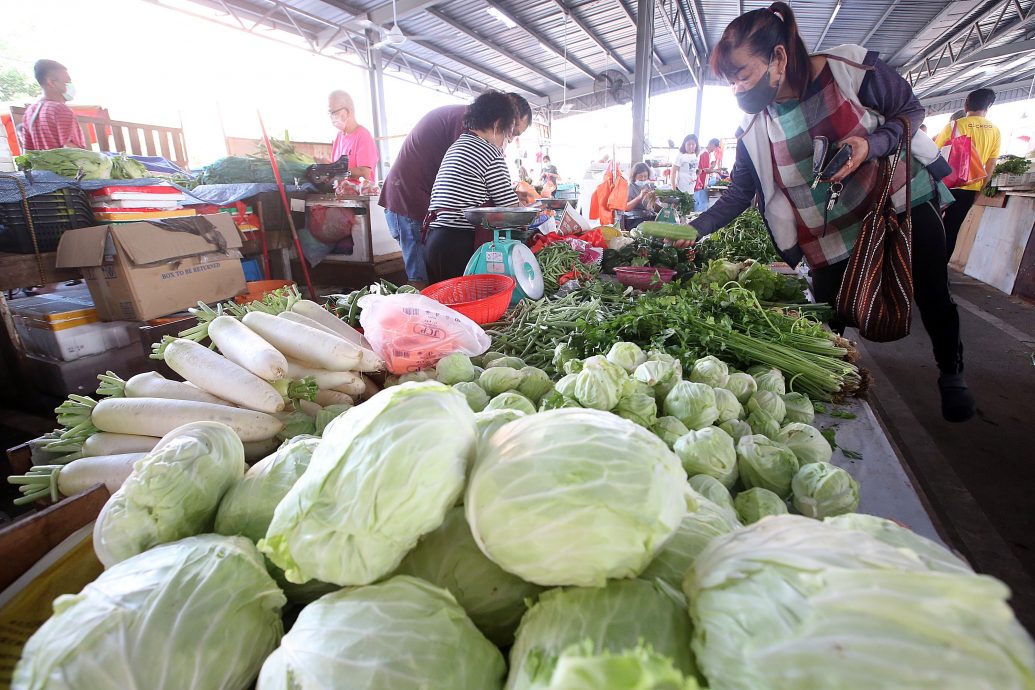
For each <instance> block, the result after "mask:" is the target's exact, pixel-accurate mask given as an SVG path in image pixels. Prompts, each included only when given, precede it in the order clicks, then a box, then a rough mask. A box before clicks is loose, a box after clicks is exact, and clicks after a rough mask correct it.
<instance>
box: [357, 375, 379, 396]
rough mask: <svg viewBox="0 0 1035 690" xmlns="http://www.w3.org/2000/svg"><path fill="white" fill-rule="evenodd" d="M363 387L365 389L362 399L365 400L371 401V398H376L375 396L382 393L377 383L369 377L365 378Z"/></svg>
mask: <svg viewBox="0 0 1035 690" xmlns="http://www.w3.org/2000/svg"><path fill="white" fill-rule="evenodd" d="M363 385H364V386H365V389H364V391H363V393H362V394H361V396H360V397H362V398H363V399H364V400H369V399H370V398H372V397H374V396H375V395H377V394H378V393H380V392H381V386H379V385H377V381H375V380H374V379H372V378H370V377H369V376H364V377H363Z"/></svg>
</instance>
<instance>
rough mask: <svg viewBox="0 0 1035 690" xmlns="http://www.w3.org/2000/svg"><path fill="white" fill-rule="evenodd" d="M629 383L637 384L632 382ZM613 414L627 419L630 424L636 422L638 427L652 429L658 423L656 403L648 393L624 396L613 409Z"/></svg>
mask: <svg viewBox="0 0 1035 690" xmlns="http://www.w3.org/2000/svg"><path fill="white" fill-rule="evenodd" d="M631 383H637V382H636V381H632V382H631ZM639 385H643V384H639ZM644 388H646V386H644ZM648 390H649V389H648ZM614 413H615V414H616V415H618V416H619V417H623V418H625V419H628V420H629V421H630V422H636V423H637V424H639V425H640V426H645V427H647V428H648V429H652V428H653V427H654V423H655V422H656V421H658V403H657V402H655V400H654V396H653V395H652V394H650V393H633V394H631V395H624V396H622V398H621V399H620V400H619V401H618V405H617V406H616V407H615V408H614Z"/></svg>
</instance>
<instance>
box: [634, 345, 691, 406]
mask: <svg viewBox="0 0 1035 690" xmlns="http://www.w3.org/2000/svg"><path fill="white" fill-rule="evenodd" d="M633 378H635V379H636V380H637V381H640V382H641V383H645V384H647V385H648V386H650V387H651V388H653V389H654V393H655V394H656V395H657V396H658V402H659V403H660V402H661V401H662V400H664V399H665V396H666V395H668V392H669V391H670V390H672V387H673V386H675V385H676V384H677V383H679V382H680V381H682V380H683V365H682V364H681V363H680V361H679V360H678V359H676V358H675V357H673V356H672V355H669V354H665V353H664V352H651V353H649V354H648V355H647V361H646V362H644V363H643V364H641V365H640V366H638V367H636V371H634V372H633Z"/></svg>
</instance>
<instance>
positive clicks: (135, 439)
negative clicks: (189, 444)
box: [83, 431, 160, 456]
mask: <svg viewBox="0 0 1035 690" xmlns="http://www.w3.org/2000/svg"><path fill="white" fill-rule="evenodd" d="M159 440H160V439H159V438H158V437H157V436H138V435H136V434H109V433H107V432H104V431H98V432H97V433H96V434H93V435H92V436H90V437H89V438H88V439H86V440H85V441H83V455H85V456H97V455H123V454H125V453H147V452H148V451H150V450H151V449H152V448H154V447H155V446H156V445H157V444H158V441H159Z"/></svg>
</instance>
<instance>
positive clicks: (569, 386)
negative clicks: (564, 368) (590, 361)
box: [554, 374, 579, 399]
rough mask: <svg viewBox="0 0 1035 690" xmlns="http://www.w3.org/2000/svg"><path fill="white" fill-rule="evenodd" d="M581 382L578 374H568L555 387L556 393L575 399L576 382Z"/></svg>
mask: <svg viewBox="0 0 1035 690" xmlns="http://www.w3.org/2000/svg"><path fill="white" fill-rule="evenodd" d="M578 380H579V375H578V374H567V375H565V376H563V377H561V380H560V381H558V382H557V385H556V386H554V391H555V392H557V393H560V394H561V395H563V396H564V397H565V398H572V399H574V398H575V382H576V381H578Z"/></svg>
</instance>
